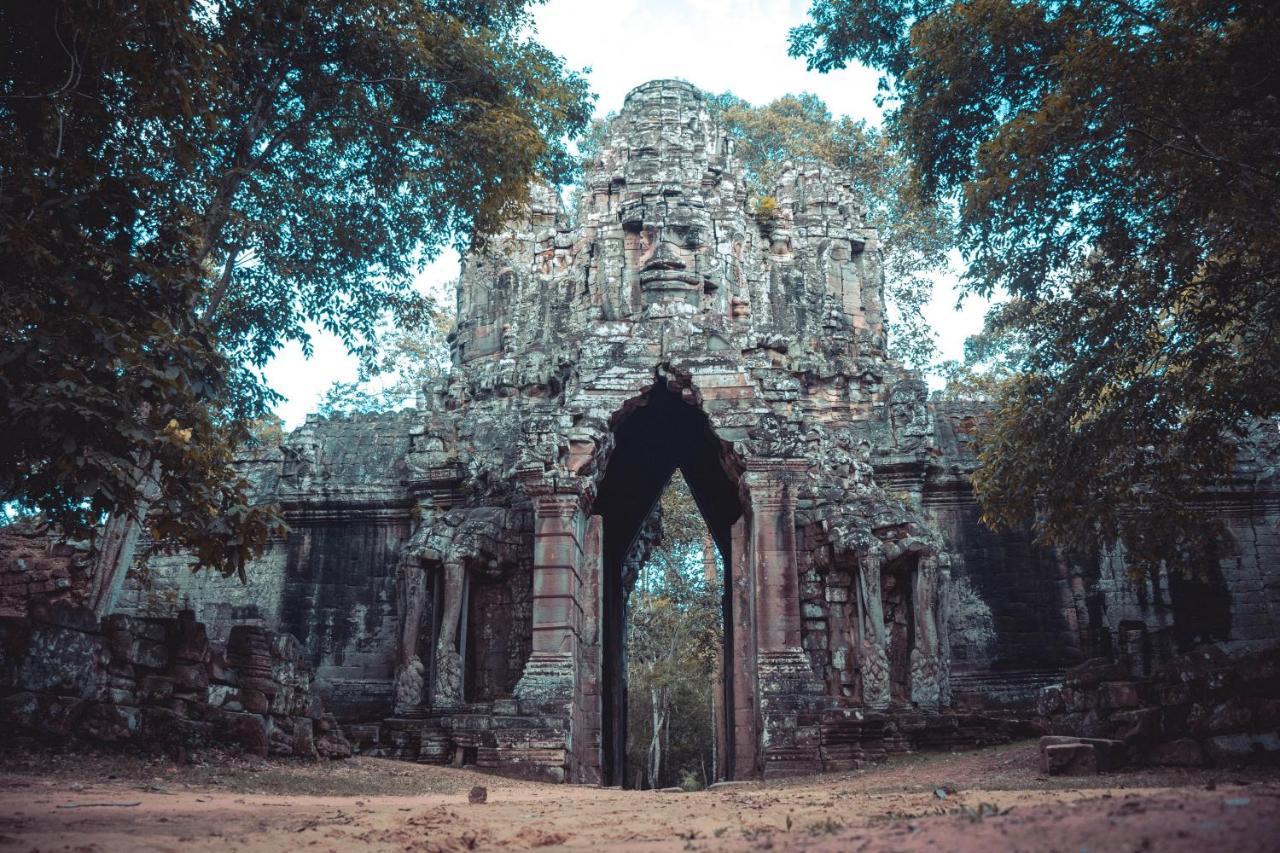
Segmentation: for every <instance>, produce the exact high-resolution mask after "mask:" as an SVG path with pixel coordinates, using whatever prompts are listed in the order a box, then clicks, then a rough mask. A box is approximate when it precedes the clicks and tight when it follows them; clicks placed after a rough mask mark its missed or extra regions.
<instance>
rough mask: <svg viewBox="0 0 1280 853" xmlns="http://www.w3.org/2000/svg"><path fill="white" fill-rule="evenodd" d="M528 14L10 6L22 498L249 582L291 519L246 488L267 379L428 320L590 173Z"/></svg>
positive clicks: (0, 357) (2, 196)
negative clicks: (477, 254)
mask: <svg viewBox="0 0 1280 853" xmlns="http://www.w3.org/2000/svg"><path fill="white" fill-rule="evenodd" d="M524 7H525V4H524V3H523V2H513V0H492V2H467V3H461V2H451V0H443V2H416V0H412V1H411V0H359V2H355V1H354V0H315V2H308V3H302V2H297V0H215V2H208V3H191V2H188V1H187V0H147V2H142V0H105V2H93V3H90V2H85V0H50V2H48V3H11V4H5V5H4V6H2V7H0V277H2V278H0V284H2V285H3V290H2V291H0V431H2V432H3V433H4V435H5V441H4V442H3V443H0V501H5V502H17V503H19V504H21V505H22V506H24V507H26V508H28V509H32V510H39V511H42V512H44V513H46V514H47V515H49V516H51V517H52V518H53V519H55V520H57V521H58V522H60V523H62V524H63V525H64V526H65V527H66V528H68V529H69V530H70V531H71V532H85V531H87V530H89V529H90V528H92V526H93V525H94V524H95V523H96V522H97V521H99V520H100V519H101V517H102V516H103V514H104V513H109V512H118V513H132V514H139V515H140V514H142V513H144V512H145V511H146V509H147V507H148V506H151V507H152V509H153V510H154V511H153V513H152V516H151V522H152V524H151V527H152V531H151V532H152V534H153V535H154V536H155V537H156V539H157V540H158V541H159V542H161V543H162V544H173V545H180V546H182V547H186V548H192V549H194V550H196V551H197V553H198V555H199V557H200V559H201V562H202V563H205V564H210V565H214V566H217V567H218V568H221V569H223V570H228V571H229V570H233V569H236V568H239V567H240V566H241V565H242V564H243V561H244V559H245V557H246V556H248V555H249V554H251V553H252V552H253V551H254V550H255V549H256V548H258V547H260V546H261V544H262V543H263V542H264V541H265V537H266V536H267V535H268V533H269V530H270V528H271V526H272V525H273V524H274V521H275V519H274V517H273V516H272V514H271V513H270V512H265V511H263V510H262V508H254V507H250V506H248V502H247V499H246V492H245V485H244V483H243V482H241V481H239V479H238V478H237V477H236V476H235V475H234V473H233V470H232V469H231V467H230V461H231V459H232V457H233V455H234V452H235V447H236V446H237V444H238V443H239V442H240V441H241V440H243V439H244V438H245V437H246V425H247V424H248V423H249V422H250V421H251V419H253V418H255V417H257V416H259V415H261V414H262V413H263V412H264V411H265V410H266V409H267V408H268V406H269V405H270V404H271V403H272V402H273V400H274V395H273V393H272V392H271V391H270V390H269V389H268V388H267V387H266V386H265V385H264V384H263V382H262V380H261V377H260V375H259V372H258V371H259V368H260V367H261V366H262V365H263V364H264V363H265V362H266V361H267V360H268V359H269V358H270V357H271V356H272V354H273V353H274V352H275V351H276V350H277V349H278V348H279V347H280V345H281V344H282V343H284V342H286V341H290V340H293V341H300V342H302V343H303V344H304V346H306V345H307V344H308V336H307V329H308V327H309V326H319V327H322V328H325V329H328V330H330V331H332V332H334V333H336V334H338V335H339V336H340V337H341V338H342V339H343V340H344V341H345V342H346V343H347V345H348V346H349V347H351V348H352V349H353V350H357V351H359V350H360V348H361V347H362V346H363V345H364V344H365V343H366V342H367V341H368V340H369V339H370V337H371V335H372V334H373V333H374V332H375V331H376V329H377V328H378V327H379V324H381V323H383V322H385V321H387V320H388V319H390V320H392V321H395V322H412V321H414V320H421V319H422V317H423V314H424V312H426V311H427V309H428V307H429V305H428V303H427V301H426V300H423V299H422V298H420V297H419V296H417V295H416V294H415V293H414V292H413V291H412V289H411V288H410V286H409V284H410V281H411V278H412V276H413V274H414V273H415V272H416V271H417V269H418V268H419V266H420V265H421V264H422V263H424V262H425V261H426V260H428V259H430V257H431V256H432V255H433V254H434V253H436V252H437V251H438V250H439V249H440V248H441V247H442V246H443V245H446V244H448V243H449V242H453V243H456V244H463V243H466V242H467V241H469V240H470V239H472V237H473V236H482V235H483V234H484V233H486V232H488V231H490V230H493V229H495V228H496V227H497V226H498V224H499V223H500V222H501V221H502V220H503V219H504V218H505V217H506V216H507V215H508V214H509V213H510V212H511V211H512V210H514V209H515V208H516V207H517V206H518V205H519V204H520V203H521V202H522V201H523V200H524V198H525V194H526V192H527V187H528V184H529V181H530V180H531V179H533V178H543V179H547V180H552V181H555V180H561V179H563V178H564V177H565V176H566V175H567V174H568V172H569V171H570V170H571V166H572V163H571V160H570V158H569V157H568V154H567V152H566V149H565V147H564V141H565V139H566V137H568V136H572V135H573V134H575V133H577V132H579V131H580V130H581V129H582V128H583V127H584V125H585V123H586V121H587V118H588V116H589V97H588V96H587V93H586V92H587V90H586V84H585V81H583V80H582V78H581V77H579V76H578V75H577V74H574V73H571V72H568V71H567V70H566V69H565V68H564V66H563V64H562V62H561V61H560V60H559V59H558V58H557V57H555V56H553V55H552V54H550V53H549V52H547V51H546V50H545V49H544V48H542V47H541V46H540V45H539V44H537V43H536V42H534V41H532V40H531V39H530V38H529V37H528V36H527V35H525V33H527V32H528V27H527V19H526V14H525V11H524ZM157 490H158V491H159V492H160V496H159V497H158V498H156V499H155V500H154V503H153V501H152V497H150V495H153V494H154V493H155V492H156V491H157Z"/></svg>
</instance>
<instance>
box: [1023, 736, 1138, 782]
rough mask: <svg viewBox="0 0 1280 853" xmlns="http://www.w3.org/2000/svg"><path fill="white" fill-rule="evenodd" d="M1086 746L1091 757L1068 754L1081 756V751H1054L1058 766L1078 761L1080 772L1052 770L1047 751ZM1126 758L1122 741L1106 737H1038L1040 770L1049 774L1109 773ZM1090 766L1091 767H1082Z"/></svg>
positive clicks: (1122, 763)
mask: <svg viewBox="0 0 1280 853" xmlns="http://www.w3.org/2000/svg"><path fill="white" fill-rule="evenodd" d="M1079 746H1083V747H1086V748H1088V749H1089V750H1090V751H1091V752H1092V753H1093V756H1092V758H1089V759H1087V760H1086V759H1084V758H1083V757H1079V758H1069V756H1083V753H1082V752H1075V753H1069V752H1065V751H1064V752H1061V753H1055V755H1057V756H1058V758H1057V762H1058V767H1059V768H1061V767H1064V766H1070V765H1073V764H1074V763H1077V762H1078V763H1079V766H1080V767H1081V768H1082V772H1081V773H1075V772H1064V771H1063V770H1061V769H1059V770H1058V771H1057V772H1054V770H1053V762H1052V761H1051V760H1050V758H1049V755H1048V751H1049V750H1050V749H1053V748H1056V747H1079ZM1126 759H1127V751H1126V748H1125V744H1124V743H1123V742H1122V741H1118V740H1110V739H1108V738H1081V737H1068V736H1062V735H1046V736H1045V737H1042V738H1040V772H1042V773H1044V774H1046V775H1049V776H1057V775H1082V774H1084V773H1087V774H1092V773H1099V772H1101V773H1110V772H1111V771H1113V770H1118V769H1119V768H1121V767H1123V766H1124V764H1125V761H1126ZM1086 767H1092V769H1083V768H1086Z"/></svg>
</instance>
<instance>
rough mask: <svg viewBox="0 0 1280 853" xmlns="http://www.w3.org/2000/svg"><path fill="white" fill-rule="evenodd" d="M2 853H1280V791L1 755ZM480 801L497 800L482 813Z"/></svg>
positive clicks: (901, 771)
mask: <svg viewBox="0 0 1280 853" xmlns="http://www.w3.org/2000/svg"><path fill="white" fill-rule="evenodd" d="M0 767H2V768H3V769H2V770H0V851H3V850H21V851H24V853H25V851H66V850H70V851H111V850H128V851H135V850H137V851H150V850H158V851H170V850H171V851H179V850H181V851H202V850H216V851H220V852H221V851H275V850H307V851H338V852H339V853H356V851H392V850H397V851H399V850H405V851H453V850H472V849H475V850H481V849H517V850H519V849H528V848H534V847H538V848H544V849H548V850H553V849H590V850H593V851H594V850H606V849H607V850H645V851H649V850H652V851H659V850H779V851H782V850H831V851H837V850H838V851H881V850H957V851H981V853H994V851H997V850H1062V851H1071V853H1079V851H1103V850H1124V851H1130V850H1153V851H1166V850H1194V851H1197V853H1208V851H1214V850H1230V851H1233V853H1245V851H1269V850H1280V772H1277V771H1275V770H1270V771H1262V770H1253V771H1248V772H1244V771H1221V770H1208V771H1206V770H1195V771H1187V770H1161V771H1150V770H1146V771H1142V770H1135V771H1128V772H1122V773H1116V774H1112V775H1106V776H1097V777H1092V778H1076V779H1063V778H1054V779H1047V778H1044V777H1042V776H1039V775H1038V773H1037V770H1036V745H1035V743H1034V742H1027V743H1019V744H1014V745H1012V746H1004V747H996V748H991V749H985V750H981V751H977V752H967V753H956V754H929V755H916V756H909V757H905V758H900V759H897V760H895V761H892V762H890V763H889V764H886V765H881V766H879V767H874V768H869V769H866V770H862V771H858V772H855V773H845V774H838V775H827V776H812V777H806V778H803V779H795V780H790V781H787V782H780V783H772V784H768V785H765V784H757V783H750V784H735V785H731V786H727V787H723V788H719V789H715V790H710V791H701V792H697V793H661V792H648V791H645V792H639V791H617V790H601V789H596V788H586V787H578V786H557V785H543V784H536V783H529V782H514V781H510V780H505V779H498V778H494V777H492V776H485V775H482V774H479V773H472V772H470V771H467V770H455V769H449V768H438V767H427V766H421V765H414V764H406V763H401V762H393V761H386V760H381V759H373V758H355V759H352V760H350V761H345V762H334V763H325V764H304V763H292V762H282V761H258V760H244V759H233V758H227V757H222V756H214V757H213V758H212V759H206V760H203V761H201V762H197V763H195V764H187V765H181V766H174V765H172V764H170V763H168V762H165V761H162V760H154V759H153V760H146V759H140V758H132V757H122V756H112V755H97V756H86V755H56V754H50V753H48V752H39V751H29V750H22V749H18V748H12V747H11V748H8V749H5V750H4V751H3V752H0ZM476 785H480V786H484V787H485V788H486V789H487V793H488V800H487V802H485V803H483V804H471V803H470V802H469V801H468V792H470V790H471V789H472V787H474V786H476Z"/></svg>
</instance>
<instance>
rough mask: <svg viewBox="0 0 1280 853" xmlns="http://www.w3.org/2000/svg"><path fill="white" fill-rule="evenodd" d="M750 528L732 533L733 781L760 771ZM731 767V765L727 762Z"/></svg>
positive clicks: (742, 524)
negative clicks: (758, 764)
mask: <svg viewBox="0 0 1280 853" xmlns="http://www.w3.org/2000/svg"><path fill="white" fill-rule="evenodd" d="M750 537H751V526H750V524H749V523H748V521H747V519H746V518H740V519H738V520H737V522H736V523H735V524H734V525H733V529H732V531H731V533H730V542H731V545H730V554H729V556H730V559H731V560H732V563H731V565H730V566H729V567H728V568H729V581H730V584H729V594H730V595H731V596H732V597H733V599H732V602H731V604H730V609H731V611H732V622H731V624H729V625H726V626H725V630H726V631H730V632H731V639H730V644H729V648H730V650H731V653H732V657H733V660H732V667H733V669H732V675H733V721H732V723H731V725H732V727H733V728H732V731H733V738H732V740H733V753H732V757H733V761H732V765H731V768H732V774H729V767H726V775H732V777H733V778H734V779H749V778H751V777H752V776H755V775H756V774H757V772H758V771H759V768H758V767H757V758H758V754H757V749H758V748H759V734H758V732H759V713H760V708H759V705H758V704H757V702H756V688H757V685H756V634H755V626H754V613H755V596H754V595H753V592H754V589H755V583H754V579H753V578H752V577H751V543H750ZM726 763H727V764H728V762H726Z"/></svg>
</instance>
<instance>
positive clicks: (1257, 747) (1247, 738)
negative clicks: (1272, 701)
mask: <svg viewBox="0 0 1280 853" xmlns="http://www.w3.org/2000/svg"><path fill="white" fill-rule="evenodd" d="M1204 751H1205V754H1206V755H1208V757H1209V760H1210V761H1211V762H1212V763H1213V764H1214V765H1216V766H1219V767H1241V766H1244V765H1246V764H1280V732H1258V733H1255V734H1232V735H1218V736H1217V737H1211V738H1209V739H1207V740H1206V741H1205V742H1204Z"/></svg>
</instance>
